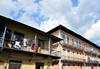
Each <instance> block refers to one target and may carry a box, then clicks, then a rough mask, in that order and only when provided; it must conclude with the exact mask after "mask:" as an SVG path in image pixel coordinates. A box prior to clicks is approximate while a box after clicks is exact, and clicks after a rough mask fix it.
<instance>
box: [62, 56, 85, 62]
mask: <svg viewBox="0 0 100 69" xmlns="http://www.w3.org/2000/svg"><path fill="white" fill-rule="evenodd" d="M61 59H62V60H64V61H70V62H81V63H82V62H85V59H82V58H76V57H70V56H64V55H63V56H62V57H61Z"/></svg>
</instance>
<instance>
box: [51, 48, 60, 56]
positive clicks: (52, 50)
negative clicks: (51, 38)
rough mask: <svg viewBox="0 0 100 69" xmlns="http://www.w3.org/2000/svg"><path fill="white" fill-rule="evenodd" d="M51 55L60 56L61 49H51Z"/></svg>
mask: <svg viewBox="0 0 100 69" xmlns="http://www.w3.org/2000/svg"><path fill="white" fill-rule="evenodd" d="M51 55H52V56H60V51H58V50H55V49H51Z"/></svg>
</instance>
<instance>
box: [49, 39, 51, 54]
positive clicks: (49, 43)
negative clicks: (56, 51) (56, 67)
mask: <svg viewBox="0 0 100 69" xmlns="http://www.w3.org/2000/svg"><path fill="white" fill-rule="evenodd" d="M50 50H51V49H50V37H49V55H51V54H50Z"/></svg>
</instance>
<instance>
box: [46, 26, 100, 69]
mask: <svg viewBox="0 0 100 69" xmlns="http://www.w3.org/2000/svg"><path fill="white" fill-rule="evenodd" d="M47 33H49V34H52V35H54V36H56V37H59V38H62V39H63V40H62V41H61V42H60V43H59V42H57V43H54V44H53V49H55V50H58V49H59V47H60V46H61V48H60V51H61V58H60V59H59V60H54V61H53V68H52V69H100V47H99V46H97V45H96V44H94V43H92V42H90V41H89V40H87V39H86V38H84V37H82V36H81V35H79V34H76V33H75V32H73V31H71V30H69V29H67V28H66V27H64V26H62V25H59V26H57V27H55V28H54V29H52V30H50V31H48V32H47Z"/></svg>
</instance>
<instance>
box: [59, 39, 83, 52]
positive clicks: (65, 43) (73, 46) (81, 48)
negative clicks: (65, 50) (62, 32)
mask: <svg viewBox="0 0 100 69" xmlns="http://www.w3.org/2000/svg"><path fill="white" fill-rule="evenodd" d="M61 44H62V45H63V46H66V47H70V48H74V49H77V50H81V51H83V50H84V47H82V45H78V44H75V43H73V42H71V41H70V42H66V41H64V40H62V41H61Z"/></svg>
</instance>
